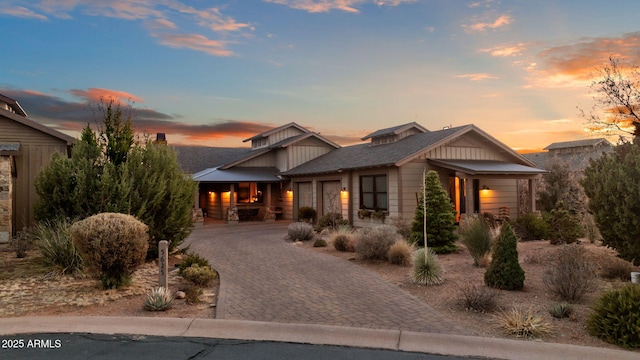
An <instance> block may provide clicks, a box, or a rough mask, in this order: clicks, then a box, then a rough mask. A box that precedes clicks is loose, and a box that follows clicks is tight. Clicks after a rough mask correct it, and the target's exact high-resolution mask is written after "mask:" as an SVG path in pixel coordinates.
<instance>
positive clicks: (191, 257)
mask: <svg viewBox="0 0 640 360" xmlns="http://www.w3.org/2000/svg"><path fill="white" fill-rule="evenodd" d="M192 265H198V266H208V267H211V265H210V264H209V260H207V259H205V258H203V257H202V256H200V255H198V254H196V253H194V252H190V253H187V255H186V256H185V257H184V259H183V260H182V262H181V263H180V264H179V265H178V269H179V273H180V275H182V272H183V271H184V270H185V269H186V268H188V267H190V266H192Z"/></svg>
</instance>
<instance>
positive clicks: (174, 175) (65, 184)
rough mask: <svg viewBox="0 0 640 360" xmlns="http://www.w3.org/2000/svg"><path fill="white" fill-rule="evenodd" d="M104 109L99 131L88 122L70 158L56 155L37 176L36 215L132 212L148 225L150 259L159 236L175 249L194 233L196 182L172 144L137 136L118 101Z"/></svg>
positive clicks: (43, 216)
mask: <svg viewBox="0 0 640 360" xmlns="http://www.w3.org/2000/svg"><path fill="white" fill-rule="evenodd" d="M103 104H104V103H103ZM102 110H103V114H102V117H103V121H104V124H103V126H102V127H101V129H102V130H100V133H99V134H96V133H95V132H94V131H93V130H92V129H91V127H90V126H89V125H87V127H85V129H84V130H83V132H82V135H81V139H80V140H79V141H77V142H76V144H75V145H74V148H73V153H72V156H71V158H64V157H62V156H57V155H54V157H53V158H52V161H51V163H50V164H49V165H48V166H47V167H46V168H44V169H43V170H42V171H41V173H40V174H39V175H38V177H37V178H36V183H35V186H36V192H37V193H38V195H39V196H40V199H39V201H38V203H37V204H36V206H35V214H36V218H37V219H38V220H43V219H57V218H69V219H76V220H78V219H84V218H87V217H89V216H92V215H95V214H98V213H103V212H117V213H123V214H130V215H134V216H136V217H137V218H138V219H139V220H140V221H142V222H144V223H145V224H146V225H147V226H148V227H149V235H150V240H149V241H150V246H149V251H148V254H147V256H148V257H149V258H152V257H155V255H156V254H157V243H158V242H159V241H160V240H167V241H169V249H170V250H174V249H175V248H176V247H177V246H178V245H180V244H181V243H182V242H183V241H184V239H185V238H186V237H187V235H189V233H190V232H191V225H192V224H191V209H192V207H193V199H194V194H195V191H196V184H195V182H193V181H192V180H190V179H188V178H186V177H185V176H184V174H183V173H182V171H181V169H180V167H179V165H178V163H177V158H176V154H175V151H174V150H173V149H172V148H170V147H168V146H166V145H162V144H153V143H152V142H150V141H148V142H145V143H139V142H136V141H134V135H133V134H134V132H133V128H132V126H131V121H130V119H127V120H126V121H121V120H120V119H121V116H122V114H121V111H120V110H119V105H116V104H114V103H113V102H108V103H106V105H105V106H104V107H102Z"/></svg>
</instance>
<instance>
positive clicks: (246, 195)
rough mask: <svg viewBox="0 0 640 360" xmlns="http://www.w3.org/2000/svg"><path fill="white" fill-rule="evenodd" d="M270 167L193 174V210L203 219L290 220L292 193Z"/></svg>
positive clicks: (217, 169)
mask: <svg viewBox="0 0 640 360" xmlns="http://www.w3.org/2000/svg"><path fill="white" fill-rule="evenodd" d="M278 172H279V171H278V169H276V168H271V167H264V168H254V167H246V168H243V167H236V168H232V169H224V170H223V169H219V168H211V169H206V170H203V171H201V172H198V173H196V174H194V175H193V180H194V181H196V182H198V193H197V195H196V208H200V209H202V213H203V216H204V217H205V218H210V219H216V220H225V221H227V222H237V221H266V220H276V219H281V218H282V219H290V218H291V204H292V194H291V192H290V191H289V192H287V191H286V190H287V189H288V187H287V184H288V183H287V182H286V181H283V180H281V178H280V177H279V176H278V175H277V174H278Z"/></svg>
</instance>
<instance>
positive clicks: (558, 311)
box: [549, 303, 573, 319]
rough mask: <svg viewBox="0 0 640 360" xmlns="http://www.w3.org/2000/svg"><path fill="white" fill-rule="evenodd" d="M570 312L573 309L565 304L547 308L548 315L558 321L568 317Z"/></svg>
mask: <svg viewBox="0 0 640 360" xmlns="http://www.w3.org/2000/svg"><path fill="white" fill-rule="evenodd" d="M572 312H573V308H572V307H571V305H569V304H567V303H560V304H555V305H553V306H552V307H550V308H549V314H551V316H553V317H554V318H558V319H562V318H566V317H569V316H570V315H571V313H572Z"/></svg>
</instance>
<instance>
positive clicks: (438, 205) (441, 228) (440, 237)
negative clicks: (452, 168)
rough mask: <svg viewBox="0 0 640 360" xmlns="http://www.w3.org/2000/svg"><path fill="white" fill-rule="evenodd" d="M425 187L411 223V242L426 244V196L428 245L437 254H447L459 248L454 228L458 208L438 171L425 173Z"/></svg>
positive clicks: (419, 244)
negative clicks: (452, 202)
mask: <svg viewBox="0 0 640 360" xmlns="http://www.w3.org/2000/svg"><path fill="white" fill-rule="evenodd" d="M425 183H426V184H425V189H424V191H423V193H422V194H420V200H419V202H418V207H417V208H416V212H415V217H414V220H413V223H412V224H411V236H410V240H411V242H413V243H415V244H417V245H418V246H424V245H425V244H424V206H423V204H424V203H425V201H424V196H425V194H426V197H427V198H426V208H427V243H428V244H427V245H428V247H430V248H432V249H433V251H434V252H435V253H436V254H446V253H450V252H453V251H455V250H457V247H456V245H455V242H456V240H457V239H458V236H457V235H456V234H455V232H454V230H455V228H456V226H455V219H456V210H455V209H454V207H453V205H452V204H451V202H450V201H449V196H448V195H447V192H446V191H445V190H444V189H443V188H442V184H441V183H440V178H439V176H438V173H437V172H435V171H433V170H430V171H429V172H427V174H426V175H425Z"/></svg>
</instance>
